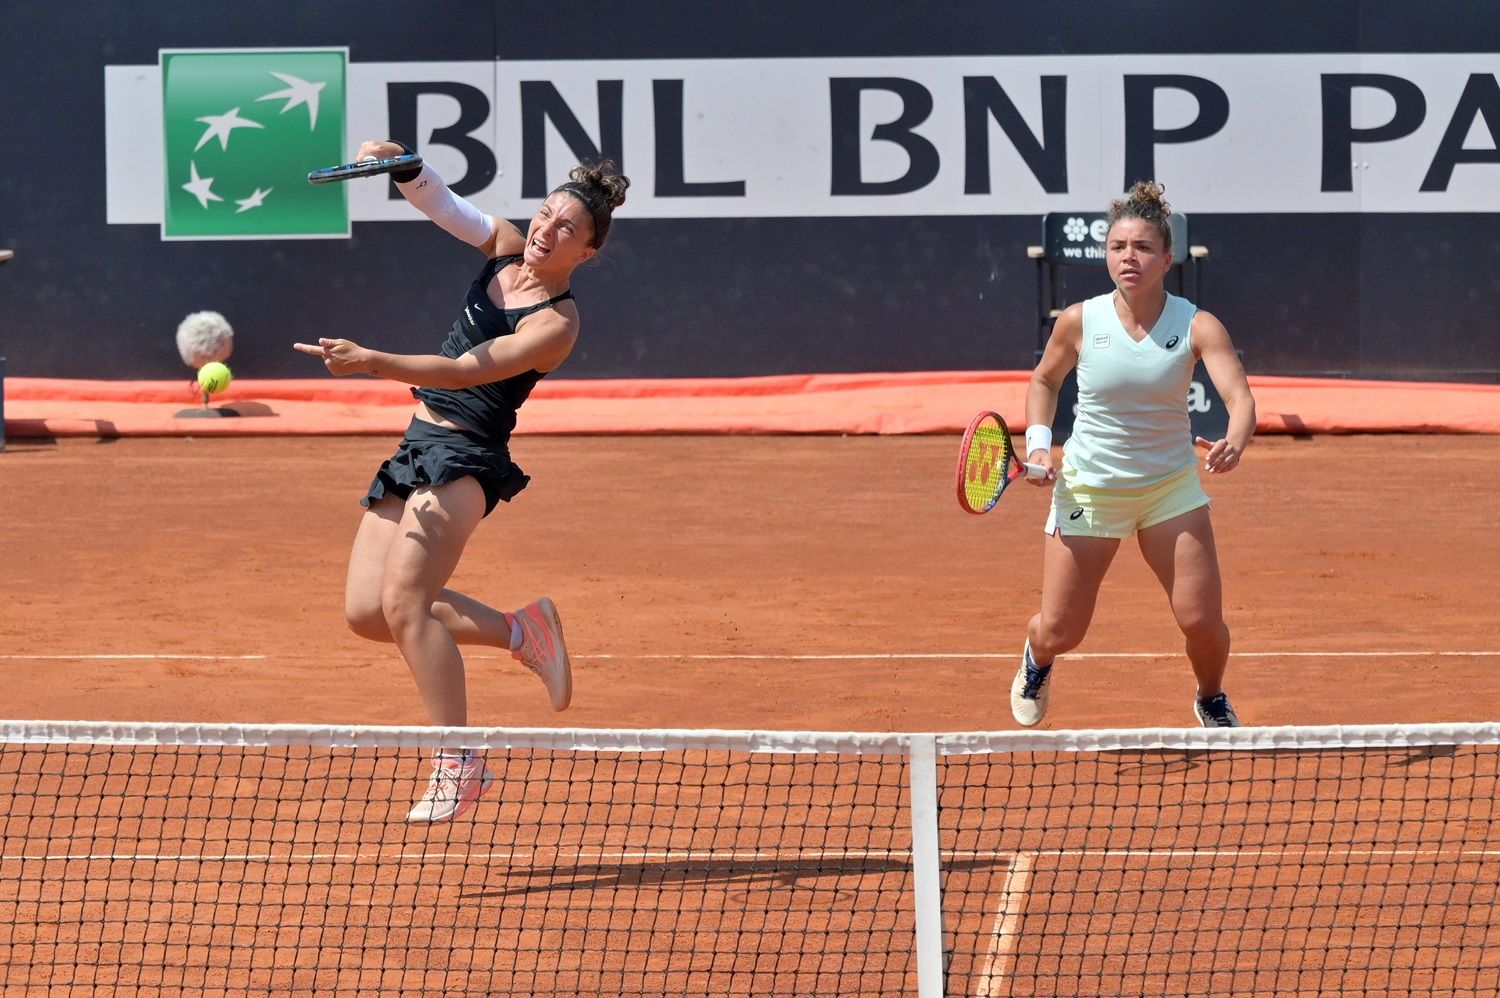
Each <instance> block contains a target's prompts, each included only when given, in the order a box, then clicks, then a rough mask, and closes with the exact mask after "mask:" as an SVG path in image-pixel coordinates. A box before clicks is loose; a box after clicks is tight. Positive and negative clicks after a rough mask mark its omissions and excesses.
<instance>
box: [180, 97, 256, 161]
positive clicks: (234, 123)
mask: <svg viewBox="0 0 1500 998" xmlns="http://www.w3.org/2000/svg"><path fill="white" fill-rule="evenodd" d="M193 120H194V121H202V122H205V123H207V125H208V129H207V130H206V131H204V133H203V138H201V139H199V140H198V144H197V145H195V146H193V152H197V151H198V150H199V149H202V148H203V143H205V142H207V141H208V140H209V139H213V138H217V139H218V140H219V148H221V149H228V148H229V133H230V132H232V131H234V130H235V129H236V128H265V127H266V126H265V125H262V124H261V123H260V122H258V121H251V120H250V119H249V118H241V117H240V109H239V108H237V107H232V108H230V109H229V110H228V111H225V112H224V113H223V114H210V115H205V116H204V117H202V118H194V119H193Z"/></svg>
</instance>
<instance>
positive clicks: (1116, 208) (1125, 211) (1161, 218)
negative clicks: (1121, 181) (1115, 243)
mask: <svg viewBox="0 0 1500 998" xmlns="http://www.w3.org/2000/svg"><path fill="white" fill-rule="evenodd" d="M1166 193H1167V189H1166V187H1165V186H1163V185H1162V184H1158V183H1157V182H1156V181H1154V180H1137V181H1136V182H1135V183H1134V184H1133V185H1132V186H1131V188H1130V190H1129V191H1127V192H1126V194H1125V196H1124V197H1123V198H1119V199H1118V200H1115V201H1111V202H1110V204H1109V227H1110V228H1111V229H1113V228H1114V227H1115V223H1116V222H1118V221H1119V220H1120V219H1122V218H1139V219H1141V220H1142V221H1144V222H1148V223H1150V224H1151V225H1152V226H1154V227H1155V228H1156V231H1157V232H1160V233H1161V239H1162V246H1163V247H1165V249H1166V251H1167V253H1168V254H1170V253H1171V252H1172V226H1171V224H1170V223H1169V222H1168V221H1167V220H1168V219H1169V218H1170V217H1171V215H1172V206H1171V205H1169V204H1167V202H1166V199H1165V198H1163V196H1162V195H1164V194H1166Z"/></svg>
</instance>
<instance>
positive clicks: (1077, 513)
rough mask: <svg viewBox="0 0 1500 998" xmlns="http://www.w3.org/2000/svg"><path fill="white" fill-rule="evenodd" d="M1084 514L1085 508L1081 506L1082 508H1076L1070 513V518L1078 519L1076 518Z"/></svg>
mask: <svg viewBox="0 0 1500 998" xmlns="http://www.w3.org/2000/svg"><path fill="white" fill-rule="evenodd" d="M1082 515H1083V510H1082V509H1081V508H1080V509H1075V510H1073V512H1071V513H1069V514H1068V519H1070V520H1076V519H1078V518H1079V517H1080V516H1082Z"/></svg>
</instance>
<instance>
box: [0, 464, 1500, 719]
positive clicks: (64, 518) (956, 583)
mask: <svg viewBox="0 0 1500 998" xmlns="http://www.w3.org/2000/svg"><path fill="white" fill-rule="evenodd" d="M394 443H395V438H394V437H392V438H390V439H387V438H385V437H312V438H219V439H191V438H126V439H117V440H96V439H92V438H82V439H73V438H65V439H60V440H58V441H57V442H55V443H46V442H34V441H15V440H12V441H11V443H10V446H9V448H8V449H7V450H6V451H5V452H4V453H0V509H3V510H4V511H5V516H4V535H3V536H4V540H3V551H4V558H3V561H4V565H5V569H4V571H3V572H0V605H3V606H4V607H5V610H4V612H3V613H0V683H3V686H4V689H5V690H6V697H5V701H6V708H5V710H4V713H5V714H6V715H7V716H9V717H13V718H56V719H101V720H102V719H121V720H145V721H228V722H268V723H269V722H302V723H370V724H420V723H423V715H422V712H421V706H420V703H419V702H418V699H417V696H416V693H415V690H414V688H413V686H412V684H411V682H410V680H409V679H408V678H407V675H406V668H405V665H404V664H403V663H402V661H401V659H400V657H399V656H398V655H397V654H396V652H395V649H394V647H392V646H383V645H375V644H370V643H367V642H364V641H361V640H360V639H358V638H355V637H354V636H353V635H351V634H350V633H349V632H348V631H347V630H346V629H345V627H344V624H343V620H342V616H341V599H342V585H343V573H344V564H345V558H346V555H347V549H348V545H349V542H350V540H351V539H352V537H353V531H354V528H355V524H356V521H357V519H358V517H359V515H360V512H361V508H360V506H359V505H358V497H359V496H360V495H361V494H362V490H363V489H364V487H365V485H366V484H367V482H368V480H369V478H370V476H371V473H372V471H373V469H374V468H375V466H376V465H377V464H378V463H379V462H380V461H381V460H382V459H383V458H384V457H385V456H386V455H387V454H388V452H389V451H390V450H391V448H392V447H393V445H394ZM955 449H956V440H955V439H953V438H951V437H949V436H947V435H932V436H852V437H838V436H644V437H566V436H559V437H552V436H530V437H525V436H523V437H520V438H518V439H517V440H516V442H515V445H514V453H515V456H516V459H517V460H518V462H519V463H520V464H521V465H522V466H523V467H524V468H525V469H526V470H527V471H528V472H529V473H530V474H531V475H532V476H533V481H532V485H531V487H530V488H529V489H528V490H527V491H526V492H524V493H522V494H521V496H519V497H518V498H517V499H516V501H515V502H513V503H511V504H510V505H508V506H505V505H502V506H501V507H500V508H499V509H498V510H497V511H496V513H495V514H494V515H493V516H491V517H490V518H489V520H487V521H486V522H485V523H484V524H482V525H481V527H480V528H479V530H478V531H477V532H476V534H475V537H474V539H473V541H472V542H471V544H470V547H469V549H468V551H467V553H466V555H465V558H464V560H463V562H462V563H461V565H460V567H459V569H458V572H457V575H456V576H455V578H454V580H453V584H454V586H455V587H456V588H459V589H462V590H465V591H467V592H469V593H471V594H473V595H476V596H478V597H480V598H482V599H485V600H487V601H489V602H492V603H494V604H496V605H498V606H501V607H506V608H509V607H514V606H518V605H520V604H521V603H523V602H525V601H527V600H529V599H532V598H534V597H535V596H538V595H542V594H546V595H550V596H551V597H552V598H553V599H554V600H556V601H557V604H558V607H559V609H560V611H561V614H562V617H563V621H564V624H565V626H566V629H567V635H568V639H569V644H570V647H571V650H572V655H573V661H574V668H575V674H576V692H575V696H574V702H573V706H572V708H571V709H570V710H569V711H568V712H567V713H566V714H562V715H557V714H553V713H552V711H551V710H550V709H548V707H547V704H546V701H545V696H544V694H543V691H542V689H541V687H540V685H539V684H537V683H536V682H535V680H534V679H533V678H532V677H531V676H530V674H528V673H525V672H524V671H523V670H521V668H520V667H519V666H517V665H515V664H514V663H512V662H511V661H510V659H509V658H508V657H507V656H506V655H505V653H503V652H500V651H499V650H498V649H496V650H491V649H471V655H470V657H469V675H470V723H471V724H475V725H485V726H537V725H540V726H555V725H560V724H562V725H566V726H570V727H571V726H581V727H682V728H777V729H819V730H855V731H881V730H900V731H924V730H925V731H932V730H936V731H959V730H994V729H1004V728H1014V727H1015V725H1014V722H1013V721H1012V720H1011V718H1010V713H1009V709H1008V706H1007V701H1006V696H1007V689H1008V684H1009V681H1010V677H1011V674H1012V672H1013V668H1014V656H1015V653H1016V652H1017V650H1018V648H1019V646H1020V643H1021V637H1022V628H1023V626H1024V624H1025V621H1026V619H1027V617H1028V616H1029V615H1030V614H1031V613H1032V612H1033V610H1034V609H1035V606H1036V603H1037V599H1038V594H1039V586H1040V552H1041V544H1042V533H1041V524H1042V520H1043V518H1044V516H1045V509H1046V494H1045V493H1044V492H1042V491H1041V490H1037V489H1033V488H1031V487H1017V488H1016V489H1015V490H1013V491H1012V492H1010V493H1008V494H1007V495H1006V497H1005V498H1004V499H1003V500H1002V502H1001V504H1000V506H999V507H998V508H997V509H996V510H995V511H993V512H991V513H990V514H988V515H986V516H982V517H976V516H971V515H968V514H965V513H963V512H962V511H960V510H959V508H958V505H957V503H956V502H955V500H954V498H953V494H952V492H953V487H952V474H953V469H952V460H953V452H954V450H955ZM1205 482H1206V485H1207V488H1208V490H1209V492H1210V494H1211V495H1212V496H1213V497H1214V499H1215V504H1214V513H1213V515H1214V524H1215V529H1216V532H1217V537H1218V543H1219V548H1220V557H1221V560H1222V563H1223V566H1224V574H1225V600H1226V612H1227V615H1228V619H1229V622H1230V626H1231V628H1232V629H1233V632H1234V651H1235V657H1234V658H1233V659H1232V660H1231V663H1230V672H1229V676H1228V688H1229V689H1230V690H1231V692H1232V694H1233V696H1234V699H1235V703H1236V705H1237V707H1238V709H1239V711H1240V714H1241V716H1242V717H1243V718H1244V719H1245V720H1246V721H1247V722H1249V723H1252V724H1260V725H1283V724H1335V723H1371V722H1375V723H1383V722H1417V721H1477V720H1493V719H1495V718H1496V716H1497V714H1500V693H1497V688H1500V687H1497V684H1496V683H1495V680H1494V676H1495V670H1496V668H1497V667H1500V654H1497V651H1500V599H1497V598H1496V593H1497V592H1500V534H1497V531H1496V530H1495V527H1494V523H1493V520H1494V515H1495V510H1496V508H1497V507H1496V500H1495V496H1496V494H1497V492H1500V438H1496V437H1494V436H1419V435H1371V436H1317V437H1308V438H1298V437H1294V436H1287V435H1267V436H1262V437H1260V438H1258V439H1257V440H1256V442H1255V444H1254V446H1253V448H1252V450H1251V451H1250V453H1249V455H1248V456H1247V458H1246V460H1245V461H1244V463H1243V464H1242V466H1241V467H1240V469H1239V470H1237V471H1235V472H1234V473H1232V474H1230V475H1228V476H1226V477H1224V478H1205ZM1474 653H1477V654H1474ZM108 656H118V657H108ZM1054 681H1055V690H1054V696H1053V705H1052V708H1051V712H1050V713H1049V715H1048V717H1047V720H1046V722H1045V726H1046V727H1049V728H1098V727H1160V726H1167V727H1181V726H1187V725H1190V724H1191V723H1192V720H1193V719H1192V716H1191V712H1190V706H1189V704H1190V699H1191V695H1192V692H1193V684H1192V679H1191V674H1190V672H1189V669H1188V666H1187V663H1186V660H1185V659H1184V657H1183V656H1182V654H1181V641H1180V637H1179V636H1178V634H1177V631H1176V629H1175V626H1174V625H1173V623H1172V620H1171V616H1170V613H1169V610H1168V607H1167V604H1166V601H1165V597H1164V595H1163V594H1162V593H1161V591H1160V589H1159V587H1158V586H1157V583H1156V582H1155V580H1154V578H1152V577H1151V576H1150V574H1149V573H1148V571H1147V570H1146V568H1145V566H1144V564H1143V563H1142V561H1141V558H1140V554H1139V552H1138V551H1136V550H1135V548H1134V547H1133V544H1132V542H1127V543H1126V544H1125V545H1124V546H1122V548H1121V551H1120V554H1119V556H1118V557H1117V559H1116V562H1115V565H1114V568H1113V569H1112V570H1111V574H1110V576H1109V578H1108V579H1106V581H1105V586H1104V590H1103V593H1102V596H1101V600H1100V608H1099V612H1098V615H1097V617H1096V618H1095V622H1094V625H1093V627H1092V630H1091V632H1090V634H1089V636H1088V639H1087V641H1086V642H1085V644H1084V645H1083V646H1082V647H1081V648H1080V649H1078V654H1077V655H1075V657H1074V658H1073V659H1072V660H1068V659H1064V661H1063V663H1062V665H1061V666H1060V671H1059V672H1058V673H1057V676H1056V678H1055V680H1054Z"/></svg>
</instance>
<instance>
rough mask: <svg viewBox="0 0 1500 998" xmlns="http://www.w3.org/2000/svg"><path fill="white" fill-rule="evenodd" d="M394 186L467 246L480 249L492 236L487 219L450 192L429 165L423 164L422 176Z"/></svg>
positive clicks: (489, 222) (486, 216)
mask: <svg viewBox="0 0 1500 998" xmlns="http://www.w3.org/2000/svg"><path fill="white" fill-rule="evenodd" d="M396 187H397V188H398V189H399V190H400V191H401V193H402V194H404V195H405V196H406V200H408V201H410V202H411V203H412V204H413V205H414V206H416V208H417V209H418V210H420V211H421V212H422V214H424V215H426V216H427V217H428V218H430V219H432V220H433V221H434V222H436V223H437V224H438V226H439V227H440V228H442V229H443V230H444V231H446V232H447V233H448V234H449V235H452V236H456V237H458V238H459V239H462V240H463V241H464V242H466V243H468V244H469V245H470V246H483V245H484V244H485V243H487V242H489V241H490V237H491V236H492V235H494V233H495V226H494V223H493V222H492V221H491V220H490V217H489V216H488V215H486V214H484V213H482V212H481V211H480V210H479V209H478V208H476V207H474V206H473V205H472V204H470V203H469V202H467V201H465V200H464V199H463V198H461V197H459V196H458V195H457V194H454V193H453V192H452V191H451V190H449V189H448V185H447V184H445V183H443V178H442V177H440V176H438V173H437V171H436V170H434V169H433V168H432V165H431V164H430V163H423V164H422V172H421V173H419V174H417V176H416V177H414V178H412V179H411V180H408V181H406V182H405V183H398V184H397V185H396Z"/></svg>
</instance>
